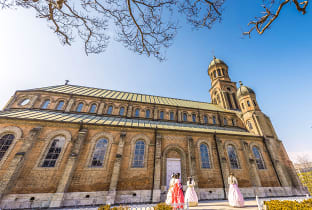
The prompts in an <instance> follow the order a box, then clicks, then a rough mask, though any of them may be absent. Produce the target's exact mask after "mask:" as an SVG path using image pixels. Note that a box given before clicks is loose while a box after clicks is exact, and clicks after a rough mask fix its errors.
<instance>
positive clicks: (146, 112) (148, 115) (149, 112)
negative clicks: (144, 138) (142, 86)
mask: <svg viewBox="0 0 312 210" xmlns="http://www.w3.org/2000/svg"><path fill="white" fill-rule="evenodd" d="M150 114H151V111H150V110H149V109H147V110H146V111H145V117H146V118H149V117H150Z"/></svg>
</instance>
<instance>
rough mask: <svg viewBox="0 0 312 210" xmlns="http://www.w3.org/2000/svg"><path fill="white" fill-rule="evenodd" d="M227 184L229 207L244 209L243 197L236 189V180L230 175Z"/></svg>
mask: <svg viewBox="0 0 312 210" xmlns="http://www.w3.org/2000/svg"><path fill="white" fill-rule="evenodd" d="M228 184H229V195H228V198H229V205H230V206H233V207H244V197H243V195H242V193H241V192H240V190H239V188H238V183H237V179H236V178H235V176H234V175H233V173H230V176H229V177H228Z"/></svg>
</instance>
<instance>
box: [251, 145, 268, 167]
mask: <svg viewBox="0 0 312 210" xmlns="http://www.w3.org/2000/svg"><path fill="white" fill-rule="evenodd" d="M254 148H256V149H257V151H258V153H259V156H260V160H261V162H262V164H263V168H259V165H258V162H257V160H258V159H257V158H256V155H255V153H254ZM251 152H252V154H253V156H254V158H255V164H256V167H257V169H258V170H265V169H267V167H266V164H265V161H264V158H263V155H262V152H261V149H260V148H259V147H258V146H256V145H253V146H252V147H251Z"/></svg>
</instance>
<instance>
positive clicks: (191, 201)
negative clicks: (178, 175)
mask: <svg viewBox="0 0 312 210" xmlns="http://www.w3.org/2000/svg"><path fill="white" fill-rule="evenodd" d="M194 186H195V182H194V180H192V181H191V182H190V181H187V190H186V193H185V202H187V203H188V206H197V205H198V197H197V194H196V192H195V189H194Z"/></svg>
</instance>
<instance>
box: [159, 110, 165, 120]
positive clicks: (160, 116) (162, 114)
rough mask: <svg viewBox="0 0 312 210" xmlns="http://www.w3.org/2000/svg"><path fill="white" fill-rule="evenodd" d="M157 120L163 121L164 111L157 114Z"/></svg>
mask: <svg viewBox="0 0 312 210" xmlns="http://www.w3.org/2000/svg"><path fill="white" fill-rule="evenodd" d="M159 118H160V119H161V120H163V119H164V111H160V112H159Z"/></svg>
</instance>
